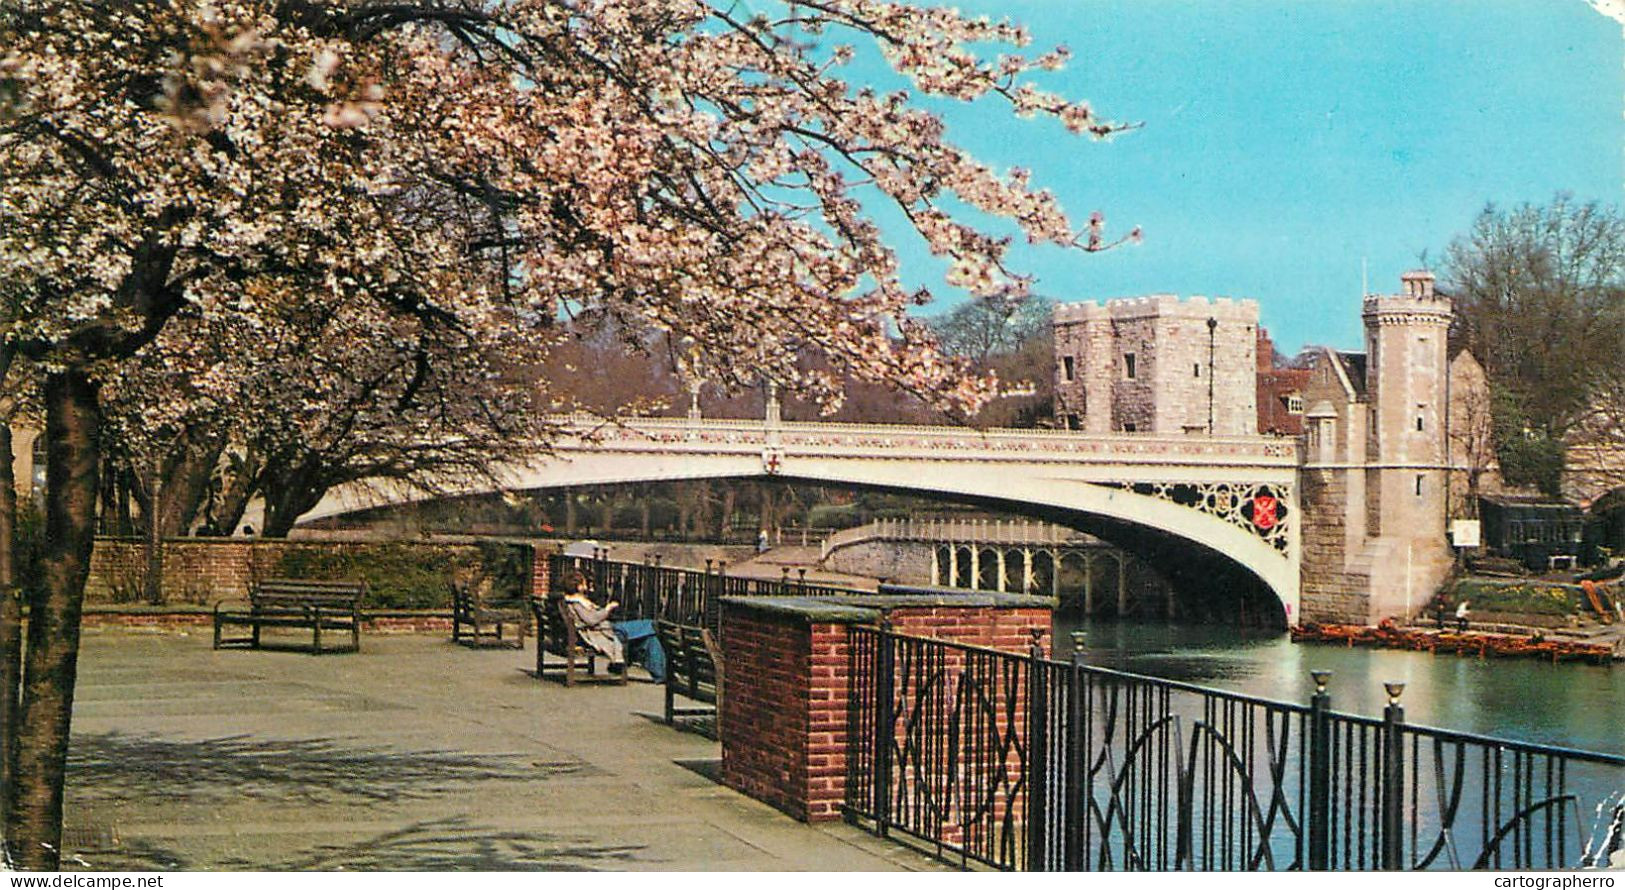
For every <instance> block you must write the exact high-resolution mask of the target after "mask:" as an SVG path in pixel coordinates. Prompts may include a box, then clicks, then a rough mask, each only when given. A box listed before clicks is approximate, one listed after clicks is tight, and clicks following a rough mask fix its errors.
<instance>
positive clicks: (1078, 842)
mask: <svg viewBox="0 0 1625 890" xmlns="http://www.w3.org/2000/svg"><path fill="white" fill-rule="evenodd" d="M1083 639H1084V637H1083V631H1081V630H1075V631H1073V632H1072V670H1071V672H1070V673H1069V674H1068V679H1069V682H1070V684H1071V685H1070V686H1069V687H1068V688H1067V691H1066V747H1065V749H1064V750H1065V751H1066V784H1065V789H1066V790H1065V794H1066V797H1065V798H1064V799H1063V800H1062V801H1061V814H1062V818H1061V839H1062V843H1063V844H1064V845H1065V847H1064V850H1065V859H1064V862H1063V865H1064V867H1065V868H1066V870H1067V871H1083V850H1084V830H1085V826H1086V823H1087V821H1088V818H1089V808H1088V807H1087V806H1086V805H1085V804H1084V802H1083V795H1084V782H1083V778H1084V770H1086V769H1088V759H1087V757H1086V756H1085V754H1084V750H1083V745H1084V737H1083V721H1084V711H1083V709H1084V700H1083V685H1084V679H1083Z"/></svg>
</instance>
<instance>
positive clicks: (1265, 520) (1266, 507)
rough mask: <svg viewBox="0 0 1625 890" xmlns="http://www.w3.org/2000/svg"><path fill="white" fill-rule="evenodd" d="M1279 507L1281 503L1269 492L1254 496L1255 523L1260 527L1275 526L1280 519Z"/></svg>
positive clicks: (1269, 527) (1268, 527)
mask: <svg viewBox="0 0 1625 890" xmlns="http://www.w3.org/2000/svg"><path fill="white" fill-rule="evenodd" d="M1279 509H1280V505H1279V503H1278V502H1277V501H1276V500H1275V498H1273V497H1270V496H1269V495H1267V494H1261V495H1259V496H1258V497H1255V498H1253V525H1256V526H1258V527H1259V528H1260V529H1271V528H1274V527H1275V523H1276V521H1277V520H1278V519H1279Z"/></svg>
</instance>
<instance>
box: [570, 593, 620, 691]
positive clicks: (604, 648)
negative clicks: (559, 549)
mask: <svg viewBox="0 0 1625 890" xmlns="http://www.w3.org/2000/svg"><path fill="white" fill-rule="evenodd" d="M566 586H567V587H569V588H571V589H572V591H573V592H571V593H567V594H565V596H564V606H565V611H566V612H567V613H568V614H569V616H570V620H571V621H573V622H575V626H576V636H577V637H578V638H579V639H580V640H581V642H582V643H583V644H585V645H586V646H587V648H589V649H591V650H592V651H594V652H597V653H598V654H599V655H602V656H604V657H605V658H607V659H609V665H610V668H611V670H618V669H623V668H624V667H625V666H626V653H625V652H624V651H623V650H622V648H621V638H620V637H618V636H616V635H615V629H614V628H613V627H612V626H611V625H610V623H609V614H610V613H611V612H613V611H615V610H616V609H618V608H620V606H621V604H620V603H618V602H615V601H614V600H610V601H609V602H608V603H606V604H605V605H604V606H603V608H599V606H598V604H597V603H595V602H593V600H592V596H591V594H592V580H591V579H589V578H588V577H587V576H586V575H584V574H582V573H580V572H575V573H573V577H571V578H569V579H567V581H566Z"/></svg>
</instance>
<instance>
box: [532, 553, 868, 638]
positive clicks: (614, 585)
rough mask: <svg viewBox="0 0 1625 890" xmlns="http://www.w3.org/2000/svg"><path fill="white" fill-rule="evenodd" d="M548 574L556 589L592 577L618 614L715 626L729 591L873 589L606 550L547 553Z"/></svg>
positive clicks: (749, 593) (824, 592) (831, 592)
mask: <svg viewBox="0 0 1625 890" xmlns="http://www.w3.org/2000/svg"><path fill="white" fill-rule="evenodd" d="M548 563H549V564H548V570H549V574H548V577H549V579H550V585H551V587H552V589H553V590H555V591H560V592H562V591H563V590H564V586H563V585H564V579H565V577H567V576H568V575H569V574H570V573H572V572H580V573H582V574H583V575H586V576H587V577H588V578H589V579H591V581H592V586H593V590H594V591H595V592H596V595H597V596H598V597H599V598H608V599H613V600H618V601H619V602H620V604H621V607H620V609H618V610H617V611H616V614H615V617H616V619H617V620H624V621H632V620H636V619H640V618H649V619H656V620H661V621H671V622H675V623H677V624H689V625H699V626H705V627H711V628H713V629H715V628H716V626H717V623H718V622H719V621H720V620H721V615H720V605H721V598H722V597H725V596H854V595H859V594H872V593H873V591H868V590H861V589H858V588H855V587H839V586H835V585H830V584H815V583H808V582H807V579H806V577H805V574H801V575H798V576H797V577H795V578H792V577H790V576H789V574H788V573H786V574H785V575H784V577H782V578H779V579H777V580H774V579H764V578H739V577H732V576H729V575H727V574H725V572H726V570H727V564H726V563H721V564H718V567H717V569H716V570H715V571H712V570H711V568H710V566H709V561H708V565H707V567H706V568H705V569H703V570H702V569H680V568H674V567H671V566H662V565H660V564H658V563H636V562H618V561H614V560H609V559H605V558H603V557H601V556H566V555H564V554H562V553H554V554H550V555H549V556H548Z"/></svg>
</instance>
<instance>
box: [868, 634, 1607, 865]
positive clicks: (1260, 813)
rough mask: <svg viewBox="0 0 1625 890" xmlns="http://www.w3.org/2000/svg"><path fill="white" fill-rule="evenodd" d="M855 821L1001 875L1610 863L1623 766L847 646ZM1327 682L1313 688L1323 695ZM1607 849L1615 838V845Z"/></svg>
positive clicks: (1332, 717) (1159, 686)
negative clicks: (921, 842)
mask: <svg viewBox="0 0 1625 890" xmlns="http://www.w3.org/2000/svg"><path fill="white" fill-rule="evenodd" d="M850 633H851V653H852V654H851V663H850V668H851V672H850V684H851V685H850V688H849V694H850V698H849V712H848V732H847V739H848V741H847V753H846V757H847V761H846V762H847V773H848V775H847V785H846V788H847V792H846V803H845V806H846V812H847V816H848V819H849V821H853V822H856V823H858V824H860V825H864V826H866V827H868V828H870V829H871V830H873V831H875V832H877V833H879V834H881V835H887V834H890V833H893V832H897V833H902V834H907V835H911V836H914V837H916V838H919V839H922V840H924V841H926V842H927V843H929V844H931V845H934V846H935V847H936V849H937V851H938V853H939V854H940V855H942V856H944V857H945V858H954V859H959V860H960V861H961V862H963V863H969V862H977V863H981V864H983V865H989V866H993V867H995V868H1001V869H1011V870H1030V871H1047V870H1063V869H1064V870H1082V869H1089V870H1117V869H1123V870H1183V869H1192V870H1229V869H1243V870H1283V869H1315V870H1321V869H1379V868H1381V869H1401V868H1404V869H1412V868H1414V869H1427V868H1432V869H1482V868H1509V869H1549V868H1576V867H1586V866H1595V865H1602V864H1606V863H1607V861H1608V854H1609V853H1610V852H1611V851H1612V850H1617V849H1619V847H1620V845H1621V844H1622V843H1625V841H1622V839H1621V833H1622V832H1625V757H1619V756H1615V755H1610V754H1600V753H1595V752H1586V751H1574V750H1567V749H1562V748H1553V747H1549V746H1541V745H1533V744H1527V743H1522V742H1514V741H1510V740H1506V739H1496V738H1490V737H1486V736H1476V735H1471V734H1466V733H1458V732H1451V731H1448V730H1441V729H1432V728H1428V727H1420V726H1410V725H1408V724H1406V723H1405V721H1404V713H1403V709H1402V708H1401V706H1400V705H1399V703H1398V697H1399V693H1398V692H1397V691H1394V692H1392V693H1391V694H1392V695H1393V698H1394V701H1393V703H1392V704H1390V706H1389V708H1388V710H1387V712H1386V713H1385V714H1384V717H1383V718H1382V719H1372V718H1368V717H1360V716H1355V715H1348V714H1339V713H1335V712H1333V711H1332V710H1331V698H1330V695H1329V693H1328V692H1327V691H1326V690H1325V687H1324V685H1322V686H1321V689H1320V691H1318V692H1317V693H1316V694H1315V695H1314V697H1313V698H1312V700H1311V703H1310V704H1309V705H1308V706H1304V705H1300V704H1295V703H1291V702H1278V701H1270V700H1266V699H1261V698H1256V697H1252V696H1246V695H1240V694H1236V693H1231V692H1224V691H1220V690H1214V689H1206V688H1203V687H1199V686H1194V685H1191V684H1186V683H1180V682H1176V681H1170V680H1163V679H1158V678H1153V677H1144V676H1138V675H1134V674H1128V673H1123V672H1120V671H1114V670H1109V669H1105V668H1098V667H1092V666H1089V665H1086V664H1084V663H1083V662H1082V660H1081V658H1080V657H1079V656H1077V655H1076V654H1075V655H1074V657H1073V659H1072V660H1071V661H1070V662H1059V661H1054V660H1050V659H1046V658H1044V657H1042V653H1041V652H1040V651H1038V650H1037V649H1036V648H1035V650H1034V651H1033V652H1032V653H1031V654H1029V655H1028V656H1025V657H1024V656H1022V655H1019V654H1012V653H1007V652H1000V651H996V650H991V649H983V648H978V647H974V646H965V645H959V644H953V643H945V642H941V641H936V640H929V639H924V638H918V637H908V636H902V635H898V634H894V633H890V632H888V631H886V630H877V629H873V628H864V627H854V628H852V629H851V631H850ZM1317 682H1323V678H1317ZM1610 832H1611V834H1610Z"/></svg>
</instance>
